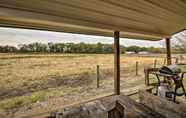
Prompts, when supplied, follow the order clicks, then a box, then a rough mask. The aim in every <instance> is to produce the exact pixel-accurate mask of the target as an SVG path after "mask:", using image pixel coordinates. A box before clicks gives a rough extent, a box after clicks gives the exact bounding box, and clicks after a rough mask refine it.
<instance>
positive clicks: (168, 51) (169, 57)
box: [165, 38, 172, 65]
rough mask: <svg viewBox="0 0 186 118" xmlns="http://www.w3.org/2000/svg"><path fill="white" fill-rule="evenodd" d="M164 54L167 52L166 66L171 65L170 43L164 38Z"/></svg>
mask: <svg viewBox="0 0 186 118" xmlns="http://www.w3.org/2000/svg"><path fill="white" fill-rule="evenodd" d="M165 41H166V52H167V65H171V64H172V62H171V41H170V38H166V39H165Z"/></svg>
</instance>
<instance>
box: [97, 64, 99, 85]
mask: <svg viewBox="0 0 186 118" xmlns="http://www.w3.org/2000/svg"><path fill="white" fill-rule="evenodd" d="M97 88H99V65H97Z"/></svg>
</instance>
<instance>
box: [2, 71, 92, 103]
mask: <svg viewBox="0 0 186 118" xmlns="http://www.w3.org/2000/svg"><path fill="white" fill-rule="evenodd" d="M94 78H95V75H94V74H90V73H82V74H80V75H72V76H50V77H49V79H48V80H47V81H46V82H43V83H34V84H31V85H25V86H21V87H19V88H11V89H6V88H0V99H1V100H3V99H6V98H11V97H15V96H22V95H27V94H29V93H31V92H36V91H39V90H45V89H48V88H57V87H60V86H68V87H77V86H84V85H89V84H91V83H92V82H93V80H94Z"/></svg>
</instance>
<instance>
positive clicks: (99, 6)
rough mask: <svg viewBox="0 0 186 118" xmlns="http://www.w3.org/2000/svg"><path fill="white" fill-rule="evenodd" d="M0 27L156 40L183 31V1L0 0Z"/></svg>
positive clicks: (185, 4) (185, 17) (185, 22)
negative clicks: (117, 33)
mask: <svg viewBox="0 0 186 118" xmlns="http://www.w3.org/2000/svg"><path fill="white" fill-rule="evenodd" d="M0 26H8V27H22V28H33V29H44V30H51V31H61V32H72V33H82V34H90V35H101V36H113V32H114V31H120V34H121V37H127V38H136V39H147V40H159V39H162V38H163V37H170V36H171V35H173V34H174V33H176V32H179V31H182V30H184V29H185V28H186V1H185V0H0Z"/></svg>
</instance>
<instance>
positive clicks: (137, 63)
mask: <svg viewBox="0 0 186 118" xmlns="http://www.w3.org/2000/svg"><path fill="white" fill-rule="evenodd" d="M138 66H139V62H138V61H136V76H137V75H138Z"/></svg>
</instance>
